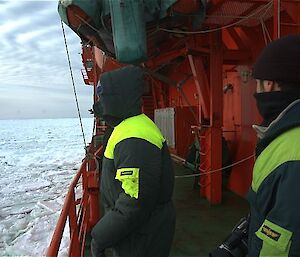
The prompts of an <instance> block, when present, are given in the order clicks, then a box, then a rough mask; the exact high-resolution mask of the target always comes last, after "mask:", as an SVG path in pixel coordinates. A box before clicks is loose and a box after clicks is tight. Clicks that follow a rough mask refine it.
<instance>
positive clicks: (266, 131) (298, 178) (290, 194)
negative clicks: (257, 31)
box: [248, 100, 300, 257]
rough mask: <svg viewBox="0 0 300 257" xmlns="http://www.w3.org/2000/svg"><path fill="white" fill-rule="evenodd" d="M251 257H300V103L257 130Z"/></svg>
mask: <svg viewBox="0 0 300 257" xmlns="http://www.w3.org/2000/svg"><path fill="white" fill-rule="evenodd" d="M256 128H257V131H258V134H259V137H260V140H259V141H258V144H257V147H256V158H257V159H256V162H255V165H254V170H253V179H252V185H251V189H250V191H249V194H248V200H249V203H250V208H251V218H250V226H249V242H248V248H249V253H248V256H249V257H300V200H299V198H300V100H297V101H295V102H293V103H292V104H291V105H290V106H288V107H287V108H286V109H285V110H284V111H283V112H282V113H281V114H280V115H279V116H278V117H277V119H276V120H274V121H273V122H272V123H271V124H270V126H269V127H267V128H263V127H258V126H257V127H256Z"/></svg>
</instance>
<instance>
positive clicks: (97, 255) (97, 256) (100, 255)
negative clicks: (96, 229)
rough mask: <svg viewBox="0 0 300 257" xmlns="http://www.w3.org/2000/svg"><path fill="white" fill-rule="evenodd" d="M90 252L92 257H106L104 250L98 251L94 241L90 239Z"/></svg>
mask: <svg viewBox="0 0 300 257" xmlns="http://www.w3.org/2000/svg"><path fill="white" fill-rule="evenodd" d="M91 252H92V257H106V255H105V252H104V249H102V250H100V249H99V247H98V246H97V242H96V241H95V240H94V239H92V242H91Z"/></svg>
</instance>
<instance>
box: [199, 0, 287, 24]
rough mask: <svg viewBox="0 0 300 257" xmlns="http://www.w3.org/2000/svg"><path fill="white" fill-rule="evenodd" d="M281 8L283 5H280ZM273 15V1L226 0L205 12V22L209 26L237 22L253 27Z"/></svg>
mask: <svg viewBox="0 0 300 257" xmlns="http://www.w3.org/2000/svg"><path fill="white" fill-rule="evenodd" d="M281 9H283V7H281ZM272 15H273V1H272V0H270V1H269V2H267V3H262V4H258V3H253V2H250V1H243V2H242V1H238V0H236V1H234V0H233V1H226V2H224V3H223V4H222V5H221V6H220V7H219V8H218V9H216V10H215V11H213V12H209V11H208V14H207V18H206V20H205V24H206V25H209V27H210V28H214V27H217V26H219V27H222V26H228V25H230V24H234V23H237V24H238V25H239V26H247V27H253V26H257V25H260V24H261V21H266V20H268V19H269V18H271V17H272Z"/></svg>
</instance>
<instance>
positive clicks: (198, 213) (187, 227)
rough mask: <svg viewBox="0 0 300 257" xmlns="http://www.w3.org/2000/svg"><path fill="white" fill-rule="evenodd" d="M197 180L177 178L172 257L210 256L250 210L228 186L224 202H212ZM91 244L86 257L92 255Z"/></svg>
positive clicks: (179, 171) (181, 172) (178, 167)
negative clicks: (196, 185)
mask: <svg viewBox="0 0 300 257" xmlns="http://www.w3.org/2000/svg"><path fill="white" fill-rule="evenodd" d="M174 168H175V174H176V175H186V174H192V171H191V170H189V169H188V168H185V167H183V166H182V165H180V164H178V163H174ZM194 181H195V179H194V178H180V179H176V180H175V191H174V203H175V206H176V213H177V222H176V232H175V236H174V240H173V246H172V249H171V253H170V257H208V253H209V252H210V251H211V250H213V249H214V248H215V247H216V246H217V245H218V244H219V243H221V242H222V241H223V240H224V239H225V237H226V236H227V235H228V234H229V233H230V231H231V230H232V228H233V227H234V225H235V224H236V223H237V222H238V221H239V220H240V218H241V217H243V216H245V215H246V214H247V213H248V210H249V209H248V204H247V201H246V200H245V199H243V198H241V197H239V196H237V195H235V194H234V193H232V192H230V191H228V190H226V189H224V191H223V200H222V204H220V205H210V204H209V202H208V201H207V200H206V199H204V198H201V197H200V196H199V190H200V189H199V188H198V187H195V183H194ZM224 186H225V185H224ZM88 245H89V243H87V249H86V254H85V256H91V254H90V251H89V246H88ZM109 256H111V254H110V253H109V252H108V254H107V257H109Z"/></svg>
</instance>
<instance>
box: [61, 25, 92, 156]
mask: <svg viewBox="0 0 300 257" xmlns="http://www.w3.org/2000/svg"><path fill="white" fill-rule="evenodd" d="M60 23H61V28H62V32H63V36H64V42H65V47H66V53H67V57H68V63H69V69H70V75H71V80H72V85H73V92H74V97H75V101H76V107H77V113H78V117H79V122H80V127H81V133H82V138H83V144H84V149H85V151H87V149H86V140H85V135H84V131H83V125H82V119H81V114H80V109H79V103H78V98H77V92H76V88H75V83H74V77H73V71H72V66H71V61H70V54H69V50H68V43H67V38H66V33H65V28H64V24H63V22H62V20H60Z"/></svg>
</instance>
